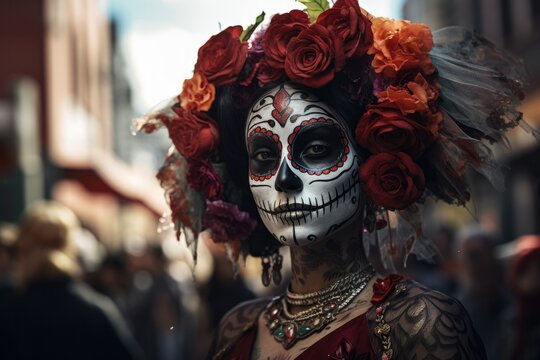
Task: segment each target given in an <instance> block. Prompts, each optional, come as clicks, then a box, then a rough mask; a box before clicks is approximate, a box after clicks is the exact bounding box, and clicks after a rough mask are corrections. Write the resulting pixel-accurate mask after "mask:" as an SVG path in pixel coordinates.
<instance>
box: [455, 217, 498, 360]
mask: <svg viewBox="0 0 540 360" xmlns="http://www.w3.org/2000/svg"><path fill="white" fill-rule="evenodd" d="M496 244H497V243H496V239H495V237H494V236H493V235H492V234H489V233H487V232H485V231H484V230H482V229H481V228H479V227H476V226H474V227H470V228H467V229H465V230H464V231H462V233H461V234H460V235H459V236H458V239H457V247H458V248H457V253H458V257H457V268H458V277H459V289H458V290H457V295H456V297H457V298H458V299H459V300H460V301H461V303H462V304H463V305H464V306H465V308H466V309H467V310H468V312H469V315H470V316H471V319H472V321H473V324H474V327H475V329H476V331H477V332H478V334H479V335H480V337H481V338H482V340H483V341H484V345H485V348H486V352H487V355H488V359H500V358H501V354H500V353H499V352H498V349H499V344H498V334H499V332H500V326H501V323H502V316H503V314H504V312H505V311H506V308H507V306H508V304H509V297H508V295H507V293H508V290H507V289H506V287H505V282H504V277H503V271H502V265H501V263H500V261H499V260H498V259H497V257H496V253H495V247H496Z"/></svg>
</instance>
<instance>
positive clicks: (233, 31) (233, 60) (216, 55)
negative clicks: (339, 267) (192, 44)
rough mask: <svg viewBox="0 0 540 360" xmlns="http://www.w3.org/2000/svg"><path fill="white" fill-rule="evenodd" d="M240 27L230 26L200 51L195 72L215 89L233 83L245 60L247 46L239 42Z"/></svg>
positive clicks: (211, 39) (245, 43) (212, 38)
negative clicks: (199, 73)
mask: <svg viewBox="0 0 540 360" xmlns="http://www.w3.org/2000/svg"><path fill="white" fill-rule="evenodd" d="M241 34H242V27H241V26H231V27H228V28H226V29H225V30H223V31H222V32H220V33H219V34H217V35H214V36H212V37H211V38H210V39H209V40H208V41H207V42H206V43H205V44H204V45H203V46H202V47H201V48H200V49H199V53H198V58H197V64H195V71H196V72H201V73H202V74H203V75H204V76H206V78H207V79H208V81H209V82H210V83H212V84H214V85H215V86H216V87H219V86H223V85H228V84H231V83H233V82H234V81H235V80H236V78H237V77H238V74H240V72H241V71H242V68H243V67H244V63H245V62H246V58H247V51H248V44H247V42H241V41H240V35H241Z"/></svg>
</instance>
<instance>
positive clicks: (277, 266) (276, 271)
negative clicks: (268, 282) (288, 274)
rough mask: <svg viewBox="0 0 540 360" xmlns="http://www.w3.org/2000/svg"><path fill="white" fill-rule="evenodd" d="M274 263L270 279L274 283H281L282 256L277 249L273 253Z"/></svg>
mask: <svg viewBox="0 0 540 360" xmlns="http://www.w3.org/2000/svg"><path fill="white" fill-rule="evenodd" d="M273 258H274V265H273V266H272V280H274V285H276V286H277V285H279V284H280V283H281V266H282V265H283V256H281V254H280V253H279V250H276V252H275V253H274V256H273Z"/></svg>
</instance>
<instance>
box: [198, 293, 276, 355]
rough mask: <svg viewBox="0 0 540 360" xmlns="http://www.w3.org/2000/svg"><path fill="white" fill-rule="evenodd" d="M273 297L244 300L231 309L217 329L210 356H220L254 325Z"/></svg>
mask: <svg viewBox="0 0 540 360" xmlns="http://www.w3.org/2000/svg"><path fill="white" fill-rule="evenodd" d="M270 300H271V299H256V300H251V301H246V302H243V303H241V304H239V305H237V306H236V307H234V308H233V309H232V310H230V311H229V312H228V313H227V314H225V316H223V318H222V319H221V321H220V323H219V326H218V328H217V329H216V330H215V333H214V339H213V342H212V346H211V348H210V352H209V354H208V358H209V359H212V358H219V356H216V355H218V354H219V353H220V352H222V351H223V350H226V349H228V348H229V347H230V346H231V345H233V344H234V342H235V341H236V340H237V339H238V338H239V337H240V336H241V335H242V333H243V332H244V331H246V330H247V329H249V328H250V327H252V326H254V325H255V324H256V322H257V318H258V316H259V314H260V313H261V312H262V311H263V309H264V308H265V307H266V305H267V304H268V303H269V302H270Z"/></svg>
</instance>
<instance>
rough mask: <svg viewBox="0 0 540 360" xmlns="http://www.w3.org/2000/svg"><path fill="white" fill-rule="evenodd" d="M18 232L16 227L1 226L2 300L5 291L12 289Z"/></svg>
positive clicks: (10, 225) (0, 275)
mask: <svg viewBox="0 0 540 360" xmlns="http://www.w3.org/2000/svg"><path fill="white" fill-rule="evenodd" d="M17 232H18V230H17V227H16V226H15V225H12V224H0V298H1V297H2V294H3V291H4V290H7V288H10V287H11V285H12V282H13V265H14V258H15V241H16V239H17Z"/></svg>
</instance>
